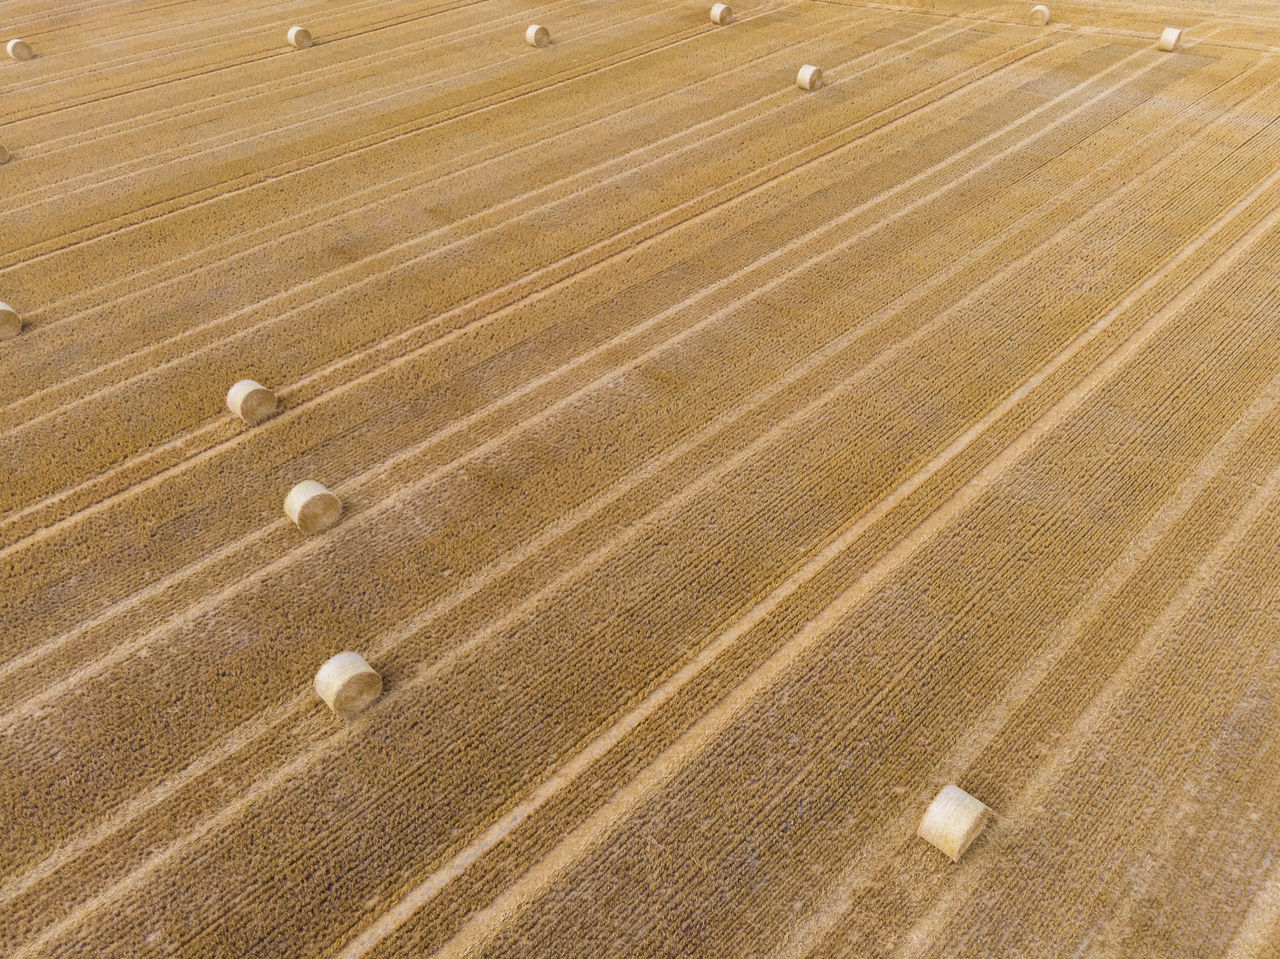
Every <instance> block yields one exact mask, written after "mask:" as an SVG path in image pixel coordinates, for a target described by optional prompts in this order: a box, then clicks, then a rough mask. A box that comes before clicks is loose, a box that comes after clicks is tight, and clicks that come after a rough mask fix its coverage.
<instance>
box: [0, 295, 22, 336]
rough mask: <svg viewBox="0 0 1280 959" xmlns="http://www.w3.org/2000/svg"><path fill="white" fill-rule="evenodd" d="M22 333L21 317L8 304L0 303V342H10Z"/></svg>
mask: <svg viewBox="0 0 1280 959" xmlns="http://www.w3.org/2000/svg"><path fill="white" fill-rule="evenodd" d="M21 332H22V317H20V316H18V311H17V310H15V309H14V308H13V307H11V306H10V305H9V304H8V303H0V340H11V339H13V338H14V337H15V336H17V335H18V334H19V333H21Z"/></svg>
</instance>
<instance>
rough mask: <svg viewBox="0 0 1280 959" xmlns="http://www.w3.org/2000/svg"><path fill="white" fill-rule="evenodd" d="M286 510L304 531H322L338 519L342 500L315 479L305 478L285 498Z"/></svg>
mask: <svg viewBox="0 0 1280 959" xmlns="http://www.w3.org/2000/svg"><path fill="white" fill-rule="evenodd" d="M284 511H285V515H287V516H288V517H289V519H291V520H293V522H294V525H296V526H297V527H298V529H300V530H302V531H303V532H304V533H320V532H323V531H324V530H326V529H328V528H329V527H330V526H332V525H333V524H334V523H336V522H337V521H338V517H339V516H341V515H342V502H341V501H340V500H339V499H338V497H336V496H334V495H333V494H332V493H330V492H329V491H328V490H327V489H325V488H324V486H323V485H321V484H320V483H317V482H316V481H315V480H303V481H302V482H301V483H299V484H298V485H297V486H295V487H294V488H293V489H291V490H289V495H288V496H286V497H285V498H284Z"/></svg>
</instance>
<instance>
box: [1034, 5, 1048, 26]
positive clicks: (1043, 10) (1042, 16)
mask: <svg viewBox="0 0 1280 959" xmlns="http://www.w3.org/2000/svg"><path fill="white" fill-rule="evenodd" d="M1031 22H1032V23H1034V24H1035V25H1036V26H1037V27H1043V26H1045V25H1046V24H1047V23H1048V22H1049V8H1048V7H1046V6H1045V5H1044V4H1043V3H1038V4H1036V5H1035V6H1034V7H1032V8H1031Z"/></svg>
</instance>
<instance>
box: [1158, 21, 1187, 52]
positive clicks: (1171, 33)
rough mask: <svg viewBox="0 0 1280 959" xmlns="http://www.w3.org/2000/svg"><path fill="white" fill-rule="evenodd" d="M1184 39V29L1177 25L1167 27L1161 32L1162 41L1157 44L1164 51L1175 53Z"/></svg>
mask: <svg viewBox="0 0 1280 959" xmlns="http://www.w3.org/2000/svg"><path fill="white" fill-rule="evenodd" d="M1181 39H1182V31H1181V30H1179V29H1178V28H1177V27H1165V28H1164V30H1163V31H1162V32H1161V34H1160V42H1159V43H1158V44H1156V46H1157V47H1159V48H1160V49H1161V50H1162V51H1163V52H1165V53H1173V51H1174V50H1175V49H1176V48H1177V46H1178V41H1179V40H1181Z"/></svg>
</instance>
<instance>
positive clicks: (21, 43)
mask: <svg viewBox="0 0 1280 959" xmlns="http://www.w3.org/2000/svg"><path fill="white" fill-rule="evenodd" d="M4 49H5V52H6V53H8V54H9V56H11V57H13V59H15V60H30V59H31V58H32V57H34V56H35V55H36V54H35V51H34V50H32V49H31V44H29V43H27V41H26V40H16V39H15V40H10V41H9V43H8V45H7V46H6V47H5V48H4Z"/></svg>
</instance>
